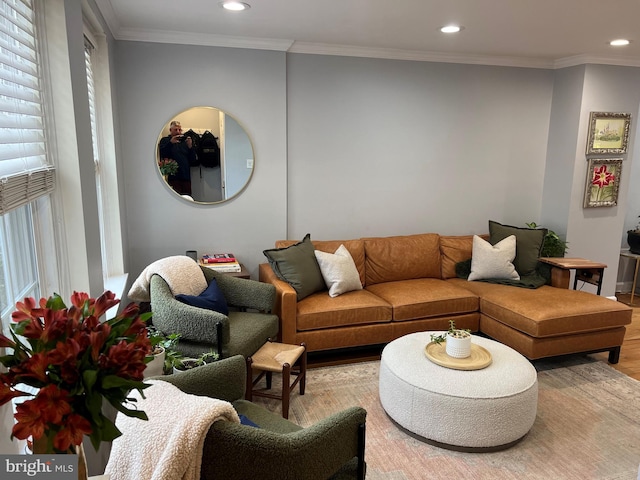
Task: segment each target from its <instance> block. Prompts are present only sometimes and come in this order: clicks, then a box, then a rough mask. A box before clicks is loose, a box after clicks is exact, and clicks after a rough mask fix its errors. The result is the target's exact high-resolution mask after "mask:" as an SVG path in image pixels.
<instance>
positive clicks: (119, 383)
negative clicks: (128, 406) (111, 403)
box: [100, 375, 146, 390]
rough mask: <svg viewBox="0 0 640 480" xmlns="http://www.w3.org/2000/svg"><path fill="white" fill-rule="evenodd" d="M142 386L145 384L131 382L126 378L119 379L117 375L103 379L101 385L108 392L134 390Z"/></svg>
mask: <svg viewBox="0 0 640 480" xmlns="http://www.w3.org/2000/svg"><path fill="white" fill-rule="evenodd" d="M142 385H144V383H142V382H140V381H138V380H129V379H126V378H122V377H119V376H117V375H107V376H106V377H104V378H103V379H102V382H101V383H100V386H101V387H102V388H103V389H105V390H108V389H110V388H128V389H132V388H139V387H140V386H142ZM141 388H146V387H141Z"/></svg>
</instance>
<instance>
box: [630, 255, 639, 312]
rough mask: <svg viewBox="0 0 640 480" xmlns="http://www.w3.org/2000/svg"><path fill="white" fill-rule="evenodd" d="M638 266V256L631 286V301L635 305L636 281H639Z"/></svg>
mask: <svg viewBox="0 0 640 480" xmlns="http://www.w3.org/2000/svg"><path fill="white" fill-rule="evenodd" d="M638 266H640V259H638V258H636V270H635V272H634V274H633V287H631V301H630V302H629V303H630V304H631V305H633V295H634V294H635V293H636V282H637V281H638Z"/></svg>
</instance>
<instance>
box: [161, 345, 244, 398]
mask: <svg viewBox="0 0 640 480" xmlns="http://www.w3.org/2000/svg"><path fill="white" fill-rule="evenodd" d="M246 368H247V366H246V361H245V359H244V357H243V356H242V355H235V356H233V357H229V358H223V359H222V360H218V361H216V362H213V363H208V364H206V365H202V366H200V367H198V368H193V369H191V370H187V371H185V372H182V373H176V374H173V375H163V376H159V377H153V379H154V380H163V381H165V382H169V383H172V384H173V385H175V386H176V387H178V388H179V389H180V390H182V391H183V392H185V393H188V394H190V395H199V396H202V397H211V398H219V399H220V400H225V401H227V402H234V401H236V400H239V399H242V398H244V392H245V387H246V375H247V373H246Z"/></svg>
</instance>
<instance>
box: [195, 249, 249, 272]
mask: <svg viewBox="0 0 640 480" xmlns="http://www.w3.org/2000/svg"><path fill="white" fill-rule="evenodd" d="M200 264H201V265H202V266H203V267H207V268H210V269H211V270H215V271H216V272H222V273H229V272H240V271H241V270H242V267H241V266H240V263H239V262H238V259H237V258H236V257H235V255H234V254H233V253H214V254H211V255H203V256H202V258H201V259H200Z"/></svg>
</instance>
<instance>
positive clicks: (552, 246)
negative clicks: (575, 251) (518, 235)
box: [526, 222, 569, 257]
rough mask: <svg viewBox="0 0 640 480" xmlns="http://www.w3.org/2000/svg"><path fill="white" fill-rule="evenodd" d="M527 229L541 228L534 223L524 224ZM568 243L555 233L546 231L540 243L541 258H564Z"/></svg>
mask: <svg viewBox="0 0 640 480" xmlns="http://www.w3.org/2000/svg"><path fill="white" fill-rule="evenodd" d="M526 225H527V227H529V228H541V226H540V225H538V224H537V223H536V222H531V223H527V224H526ZM568 245H569V244H568V242H565V241H564V240H562V239H561V238H560V237H559V236H558V234H557V233H556V232H554V231H553V230H549V229H547V234H546V235H545V236H544V241H543V242H542V249H541V250H540V256H541V257H564V255H565V253H567V249H568Z"/></svg>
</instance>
